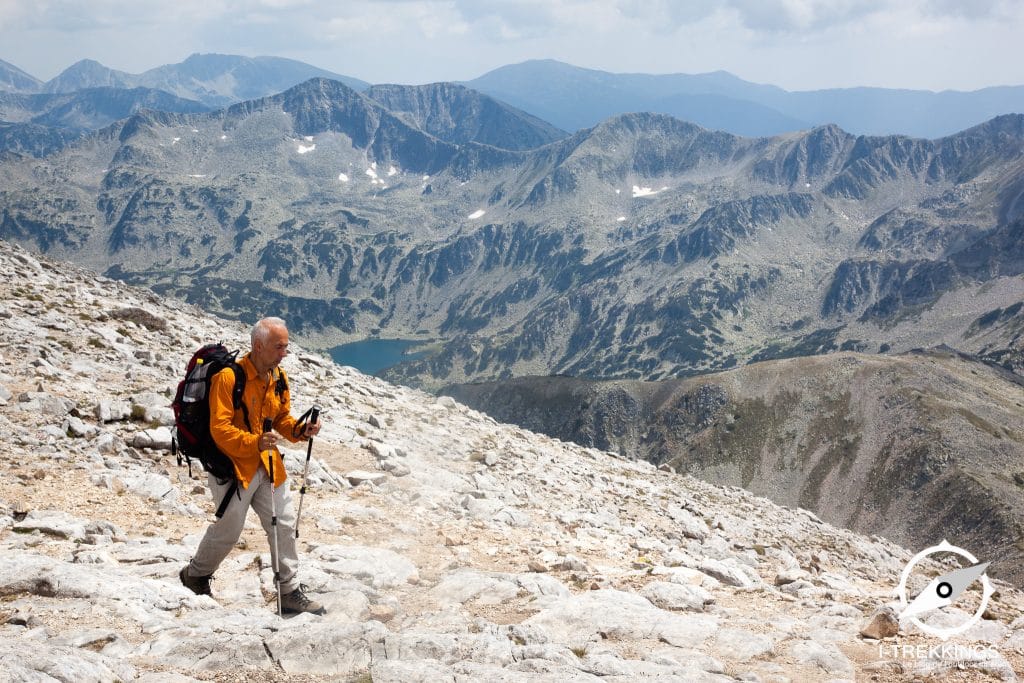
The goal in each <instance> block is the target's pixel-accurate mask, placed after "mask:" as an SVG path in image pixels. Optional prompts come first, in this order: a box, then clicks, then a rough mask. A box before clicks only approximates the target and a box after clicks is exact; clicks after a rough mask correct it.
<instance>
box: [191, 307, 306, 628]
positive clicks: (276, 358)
mask: <svg viewBox="0 0 1024 683" xmlns="http://www.w3.org/2000/svg"><path fill="white" fill-rule="evenodd" d="M251 339H252V349H251V350H250V352H249V353H248V354H247V355H246V356H245V357H244V358H242V359H241V360H240V361H239V363H238V364H239V366H240V367H241V368H242V370H243V371H244V372H245V391H244V393H243V394H242V402H243V403H244V404H245V409H244V410H242V409H239V410H235V407H234V403H233V400H232V391H233V389H234V386H235V376H234V371H233V370H232V369H231V368H225V369H224V370H221V371H220V372H219V373H217V374H216V375H214V377H213V379H212V380H211V381H210V398H209V400H210V434H211V435H212V436H213V440H214V442H215V443H216V444H217V447H218V448H219V449H220V450H221V451H222V452H223V453H224V454H225V455H227V456H228V457H229V458H230V459H231V461H232V462H233V463H234V465H235V477H236V479H237V487H235V490H236V494H237V495H232V499H231V500H230V502H229V503H228V504H227V508H226V509H225V510H224V514H223V516H222V517H221V518H220V519H218V520H217V521H215V522H213V523H212V524H211V525H210V526H209V527H208V528H207V530H206V534H205V535H204V536H203V540H202V541H200V543H199V547H198V548H197V549H196V553H195V556H194V557H193V558H192V561H191V562H190V563H189V564H188V566H186V567H183V568H182V570H181V572H180V574H179V577H180V578H181V582H182V583H183V584H184V585H185V586H186V587H188V588H189V589H190V590H191V591H192V592H194V593H196V594H198V595H210V594H211V593H210V579H211V578H213V573H214V572H215V571H217V567H219V566H220V563H221V562H223V561H224V558H225V557H227V556H228V553H229V552H231V549H232V548H233V547H234V545H235V543H237V542H238V538H239V536H241V534H242V527H243V525H244V524H245V517H246V515H247V514H248V512H249V507H250V506H251V507H252V509H254V510H255V511H256V514H257V515H259V518H260V522H261V523H262V524H263V529H264V530H265V531H266V532H267V540H268V541H269V542H270V550H271V554H272V555H274V554H275V553H276V555H274V556H273V557H272V558H271V563H272V566H273V567H275V569H277V568H279V570H280V573H279V577H280V580H279V585H278V591H279V593H280V601H281V602H280V604H281V613H282V614H299V613H301V612H311V613H313V614H321V615H322V614H325V613H326V611H325V610H324V608H323V606H322V605H320V604H319V603H317V602H314V601H313V600H310V599H309V598H308V597H307V596H306V594H305V591H304V590H303V589H304V588H305V587H304V586H302V585H300V584H298V583H297V582H296V573H297V571H298V565H299V559H298V551H297V549H296V545H295V511H294V509H293V507H292V499H291V492H290V490H289V488H288V486H283V485H282V484H284V483H285V479H286V478H287V476H288V475H287V473H286V472H285V469H284V461H283V459H282V458H281V454H280V453H279V452H278V450H277V443H278V440H279V439H280V437H281V436H283V437H284V438H286V439H288V440H289V441H292V442H298V441H303V440H305V439H307V438H309V437H312V436H315V435H316V434H317V432H319V431H320V423H319V422H315V423H308V424H306V425H305V428H304V430H303V431H302V433H301V434H298V433H297V429H296V427H297V421H296V419H295V418H294V417H292V414H291V397H290V396H289V393H288V380H287V378H286V376H285V374H284V371H283V370H281V368H280V367H278V366H279V364H280V363H281V361H282V360H283V359H284V357H285V356H286V355H288V328H287V327H286V326H285V323H284V321H283V320H281V319H280V318H264V319H263V320H260V321H259V322H258V323H256V325H255V326H254V327H253V328H252V333H251ZM266 419H269V420H270V421H271V422H272V424H273V426H274V429H273V430H268V431H266V432H263V431H262V425H263V424H264V420H266ZM247 421H248V424H246V422H247ZM275 431H276V432H277V433H276V434H275V433H274V432H275ZM271 458H273V467H271V462H270V459H271ZM271 472H273V475H274V482H273V484H271V481H270V473H271ZM231 484H232V482H231V481H230V480H218V479H217V478H216V477H214V476H213V475H212V474H211V475H209V485H210V492H211V493H212V495H213V499H214V501H215V502H219V501H221V500H223V499H224V497H225V496H226V495H231V494H230V492H231V488H232V487H231ZM271 497H273V500H271ZM272 510H273V511H276V512H277V527H274V526H273V524H272ZM275 536H276V538H275ZM279 563H280V564H279Z"/></svg>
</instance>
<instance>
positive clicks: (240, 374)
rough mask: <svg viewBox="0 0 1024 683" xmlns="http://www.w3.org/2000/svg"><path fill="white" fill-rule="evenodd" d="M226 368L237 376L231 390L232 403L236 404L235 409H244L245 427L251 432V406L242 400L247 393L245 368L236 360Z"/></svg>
mask: <svg viewBox="0 0 1024 683" xmlns="http://www.w3.org/2000/svg"><path fill="white" fill-rule="evenodd" d="M224 368H225V369H230V370H231V374H233V375H234V376H235V387H234V389H232V390H231V405H232V406H234V408H235V410H241V411H242V417H243V418H244V419H245V428H246V430H248V431H250V432H251V431H252V425H251V424H250V423H249V406H247V405H245V401H243V400H242V395H243V394H245V368H243V367H242V366H241V365H239V364H238V363H236V362H234V361H231V362H230V363H228V364H227V365H225V366H224Z"/></svg>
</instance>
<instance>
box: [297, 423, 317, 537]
mask: <svg viewBox="0 0 1024 683" xmlns="http://www.w3.org/2000/svg"><path fill="white" fill-rule="evenodd" d="M319 419H320V406H316V405H315V406H313V407H312V408H311V409H310V411H309V424H316V421H317V420H319ZM311 455H313V437H309V443H308V444H306V466H305V467H303V468H302V486H300V487H299V511H298V512H297V513H296V514H295V538H298V537H299V520H300V519H302V501H303V499H304V498H305V497H306V477H307V476H308V475H309V458H310V456H311Z"/></svg>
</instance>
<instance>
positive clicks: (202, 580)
mask: <svg viewBox="0 0 1024 683" xmlns="http://www.w3.org/2000/svg"><path fill="white" fill-rule="evenodd" d="M178 578H179V579H181V583H182V585H183V586H185V588H187V589H189V590H190V591H192V592H193V593H195V594H196V595H209V596H210V597H211V598H212V597H213V594H212V593H211V592H210V579H212V578H213V577H212V576H192V575H191V574H189V573H188V565H185V566H184V567H182V568H181V571H180V572H178Z"/></svg>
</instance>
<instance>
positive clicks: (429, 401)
mask: <svg viewBox="0 0 1024 683" xmlns="http://www.w3.org/2000/svg"><path fill="white" fill-rule="evenodd" d="M3 246H4V248H3V249H2V250H0V267H2V268H3V270H4V272H5V273H7V274H8V275H9V277H6V278H4V279H3V280H2V281H0V302H2V303H0V318H2V319H3V321H4V328H5V330H6V332H5V334H4V336H3V338H2V339H0V427H2V428H3V430H4V432H5V434H7V435H8V436H7V438H5V439H4V440H3V441H2V442H0V458H2V462H3V467H2V468H0V483H2V486H0V492H2V493H0V547H2V549H3V550H2V552H0V596H2V598H3V607H2V608H0V633H2V634H3V638H2V639H0V670H3V671H5V672H6V673H7V674H8V675H10V676H12V677H13V679H14V680H49V679H56V680H60V681H75V683H88V682H90V681H96V682H100V681H113V680H140V681H148V682H150V683H156V682H159V681H170V680H173V681H194V680H219V681H235V680H240V678H241V677H245V678H247V679H249V680H252V679H253V678H254V677H255V678H258V679H259V680H267V681H325V680H369V678H370V677H372V680H373V681H375V682H377V683H382V682H387V681H395V682H398V681H416V680H419V681H427V680H430V681H435V680H484V679H486V680H507V681H566V680H571V681H598V680H601V681H623V682H624V681H628V680H636V679H637V678H652V679H653V680H666V681H668V680H686V681H714V682H717V681H721V682H723V683H724V682H726V681H735V680H752V679H753V678H755V677H756V678H758V679H761V680H768V679H772V680H776V679H780V678H783V677H784V678H785V679H786V680H790V681H820V680H823V679H825V678H827V679H830V680H852V679H854V678H856V679H861V678H863V677H871V678H872V680H879V681H896V680H904V676H905V674H907V675H911V676H917V677H918V678H920V679H922V680H950V678H948V676H951V675H961V674H963V675H970V676H971V677H972V678H971V680H1003V681H1012V680H1016V674H1015V673H1014V671H1017V672H1018V673H1020V672H1024V654H1022V652H1024V619H1022V618H1021V617H1020V610H1021V607H1024V595H1021V594H1020V593H1019V592H1018V591H1017V590H1015V589H1013V588H1012V587H1010V586H1008V585H1006V584H1001V583H999V582H998V581H997V582H996V585H997V587H998V595H997V596H996V597H995V598H994V599H993V601H992V602H991V603H990V604H989V609H988V611H987V612H986V618H985V619H984V620H983V621H982V622H981V623H980V624H978V625H977V626H975V627H973V628H972V630H971V631H969V632H968V633H967V634H966V635H964V636H960V637H958V639H957V641H956V642H957V643H959V646H960V647H961V648H968V649H962V650H955V649H953V650H951V649H948V648H947V649H941V648H939V649H934V650H929V649H928V648H930V647H931V645H932V644H934V643H937V642H939V641H937V640H936V639H934V638H930V637H926V636H925V635H923V634H922V633H920V632H919V631H918V630H917V629H916V627H915V626H914V625H913V624H904V625H903V631H902V632H901V634H900V635H899V636H898V637H897V638H896V639H893V638H891V637H890V638H889V639H888V640H886V641H885V642H882V643H880V642H879V641H876V640H871V639H866V638H864V637H862V636H860V635H859V632H860V630H861V629H862V628H863V627H864V626H865V625H866V624H867V622H868V621H869V620H870V619H871V617H872V615H873V614H874V613H875V612H876V611H877V610H878V609H879V608H881V607H883V606H885V605H886V604H892V595H893V588H894V585H895V584H896V582H897V580H898V575H899V572H900V570H901V568H902V566H903V564H904V563H905V562H906V561H907V560H908V559H909V558H910V556H911V554H912V553H911V552H908V551H907V550H904V549H902V548H900V547H898V546H896V545H894V544H893V543H891V542H889V541H886V540H884V539H883V538H880V537H877V536H875V537H871V538H867V537H863V536H858V535H856V534H854V533H852V532H848V531H844V530H841V529H837V528H834V527H831V526H829V525H828V524H827V523H824V522H822V521H821V520H819V519H818V518H817V517H816V516H815V515H813V514H812V513H809V512H806V511H804V510H800V509H794V508H784V507H779V506H777V505H774V504H772V503H770V502H769V501H767V500H765V499H762V498H758V497H756V496H754V495H752V494H750V493H747V492H744V491H742V490H739V489H736V488H721V487H717V486H713V485H710V484H706V483H703V482H701V481H699V480H697V479H694V478H692V477H689V476H679V475H674V474H668V473H665V472H659V471H657V470H656V469H655V468H654V466H653V465H649V464H644V463H636V462H630V461H626V460H622V459H620V458H618V457H616V456H615V455H613V454H611V453H606V452H602V451H598V450H595V449H587V448H582V447H578V446H574V445H571V444H567V443H563V442H560V441H557V440H554V439H551V438H548V437H544V436H539V435H535V434H531V433H529V432H526V431H523V430H521V429H519V428H514V427H510V426H505V425H500V424H498V423H496V422H494V421H493V420H491V419H489V418H486V417H484V416H482V415H481V414H479V413H476V412H474V411H472V410H469V409H467V408H465V407H463V406H461V405H459V404H457V403H456V402H454V401H453V400H452V399H450V398H436V397H433V396H430V395H427V394H424V393H421V392H418V391H415V390H411V389H408V388H403V387H399V386H394V385H389V384H387V383H385V382H383V381H381V380H378V379H374V378H370V377H366V376H363V375H360V374H359V373H357V372H355V371H353V370H351V369H349V368H341V367H337V366H334V365H332V364H331V363H330V362H329V361H328V360H326V359H325V358H323V357H320V356H317V355H314V354H310V353H308V352H306V351H304V350H302V349H300V348H296V349H295V350H294V352H293V354H292V355H291V356H290V357H289V358H288V359H286V362H285V367H286V369H287V370H288V372H289V375H290V378H291V387H292V392H293V396H294V397H295V401H296V404H297V405H296V407H301V406H302V405H304V404H306V403H307V402H309V401H313V400H317V401H319V402H320V403H321V404H322V405H323V406H324V407H325V409H326V410H325V428H324V430H323V431H322V433H321V435H320V436H319V437H317V439H316V441H315V443H314V448H313V450H312V453H313V458H312V467H311V470H310V478H309V483H310V490H309V492H308V493H307V495H306V497H305V505H304V507H303V516H302V518H301V520H300V528H301V532H302V533H301V537H300V539H301V540H300V553H301V558H302V568H301V574H302V580H303V581H304V582H305V583H307V584H308V586H309V590H310V591H311V593H312V594H313V595H314V596H315V597H316V598H317V599H318V600H321V601H322V602H323V603H325V605H326V606H327V608H328V609H329V613H328V615H327V616H325V617H323V618H322V619H317V618H314V617H311V616H308V615H307V616H303V617H300V618H294V619H290V620H281V619H279V618H278V617H276V616H275V615H274V614H273V612H272V608H271V606H270V604H269V602H270V600H271V598H272V595H273V593H272V588H271V587H272V575H271V572H270V570H269V568H268V566H267V565H268V560H267V558H268V554H267V552H266V542H265V538H264V537H263V536H262V533H261V532H260V531H259V530H258V525H257V524H256V523H255V520H251V521H250V524H249V525H248V526H247V528H246V530H245V532H244V534H243V541H242V543H241V544H240V547H238V548H236V550H235V551H234V552H233V553H232V555H231V556H230V557H229V559H228V561H227V562H226V563H225V565H224V566H223V567H222V570H221V571H220V572H219V573H218V575H217V577H216V579H215V581H214V583H213V590H214V595H215V596H217V599H218V602H214V601H213V600H211V599H208V598H204V597H197V596H194V595H192V594H191V593H190V592H188V591H187V590H186V589H184V588H182V587H181V586H180V585H179V584H178V582H177V578H176V575H177V571H178V569H179V568H180V566H181V565H182V564H183V563H184V562H186V561H187V559H188V557H189V556H190V553H191V549H192V548H194V547H195V545H196V543H197V542H198V539H199V535H200V534H201V532H202V530H203V529H204V527H205V524H206V522H207V520H209V519H210V517H211V513H212V507H211V504H210V502H209V500H208V499H207V497H206V489H205V486H204V485H203V483H202V482H201V481H200V480H199V479H189V477H188V473H187V471H186V470H185V469H184V468H183V467H180V466H178V465H176V464H175V463H174V462H173V459H172V458H171V457H170V454H169V453H168V451H167V443H168V441H169V432H168V430H167V424H168V420H169V410H168V409H167V408H166V405H167V403H168V401H169V395H170V392H171V390H172V388H173V386H174V384H175V383H176V380H177V377H178V374H179V373H180V372H181V369H182V368H183V366H184V363H185V361H186V360H187V358H188V356H189V354H190V353H191V351H192V350H193V349H194V348H195V347H196V346H197V345H199V344H200V343H201V342H203V341H205V340H210V339H218V340H223V341H225V342H226V343H228V344H229V346H233V347H242V346H245V340H244V336H245V331H244V329H243V328H241V327H240V326H238V325H237V324H234V323H230V322H225V321H220V320H216V319H213V318H210V317H206V316H205V315H203V314H202V313H200V312H199V311H197V310H196V309H195V308H192V307H190V306H185V305H180V304H175V303H173V302H170V301H163V300H161V299H160V298H159V297H157V296H154V295H153V294H152V293H150V292H146V291H143V290H135V289H132V288H129V287H127V286H125V285H123V284H121V283H117V282H114V281H111V280H108V279H105V278H100V277H97V276H95V275H92V274H89V273H87V272H85V271H81V270H78V269H76V268H74V267H72V266H69V265H68V264H62V263H53V262H49V261H46V260H37V259H36V258H35V257H33V256H31V255H30V254H28V253H27V252H25V251H23V250H21V249H20V248H18V247H16V246H14V245H3ZM286 460H287V463H288V465H289V469H290V473H291V485H292V486H293V487H295V486H297V485H298V480H299V478H300V476H301V475H300V472H301V468H302V461H303V450H302V449H298V450H294V451H289V452H288V453H287V455H286ZM951 540H952V541H954V542H956V541H957V540H958V538H957V537H956V536H953V537H952V538H951ZM993 559H994V558H993ZM922 566H923V567H924V568H925V569H926V570H927V571H925V573H923V574H921V575H918V574H917V573H915V575H914V584H913V586H915V587H916V588H915V590H920V589H921V588H922V587H923V586H924V584H925V582H927V580H928V579H929V577H930V576H931V575H934V574H936V573H939V572H941V571H945V570H944V569H943V566H941V565H938V564H935V563H931V564H926V565H922ZM929 572H930V574H929ZM965 600H967V598H965ZM974 600H975V601H976V600H977V597H976V596H975V598H974ZM965 609H973V608H971V607H969V606H965ZM958 615H959V618H961V619H962V618H963V617H965V616H966V613H964V612H962V611H958V610H956V609H952V610H948V611H947V610H943V615H941V616H943V618H947V619H948V618H957V616H958ZM893 645H898V646H904V645H905V646H908V647H911V648H914V647H918V646H921V647H923V648H924V650H922V651H923V652H926V653H930V654H926V655H925V656H923V657H920V658H918V657H916V656H913V655H911V656H906V655H902V654H900V652H901V650H900V649H899V647H896V648H895V649H893V648H892V646H893ZM911 651H916V650H911ZM962 652H969V653H974V654H972V655H970V656H969V657H968V659H966V660H965V661H960V660H964V656H963V655H962V654H958V653H962ZM979 653H980V654H979ZM47 676H48V677H49V678H46V677H47Z"/></svg>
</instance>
